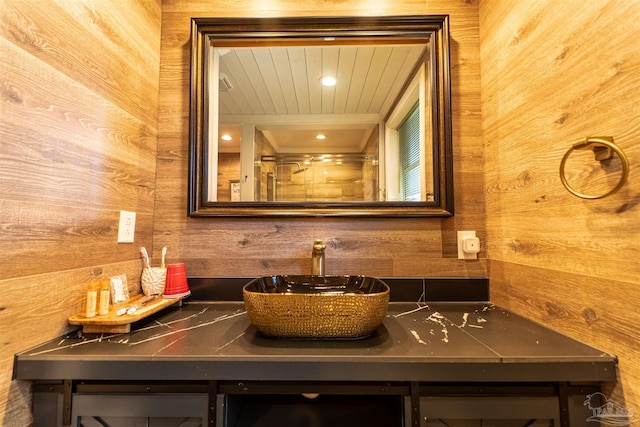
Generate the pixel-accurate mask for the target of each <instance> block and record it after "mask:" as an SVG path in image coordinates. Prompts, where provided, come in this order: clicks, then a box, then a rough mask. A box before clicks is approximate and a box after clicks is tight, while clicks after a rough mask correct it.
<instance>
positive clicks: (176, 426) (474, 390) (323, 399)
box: [34, 381, 597, 427]
mask: <svg viewBox="0 0 640 427" xmlns="http://www.w3.org/2000/svg"><path fill="white" fill-rule="evenodd" d="M65 388H68V391H69V392H68V393H67V392H66V391H67V390H65ZM34 389H35V393H34V426H35V427H63V426H66V425H71V426H83V427H141V426H146V427H149V426H155V427H192V426H193V427H196V426H218V427H272V426H278V427H353V426H367V427H471V426H473V427H481V426H493V427H521V426H525V425H526V426H532V427H551V426H571V427H587V426H588V425H589V424H591V425H592V424H593V423H588V421H587V420H588V418H589V416H590V415H591V413H590V412H589V411H588V410H587V409H586V408H585V407H584V405H582V403H583V402H582V401H583V398H584V397H583V396H584V395H585V393H592V392H595V391H597V387H588V388H586V387H569V388H567V387H566V386H564V385H562V384H546V385H539V384H520V385H513V384H503V385H495V384H474V385H469V384H447V385H444V384H438V385H433V384H429V383H417V382H392V383H389V382H345V383H341V382H335V383H327V382H282V381H271V382H263V381H246V382H245V381H221V382H217V381H211V382H196V383H193V382H163V383H158V382H150V383H139V382H126V381H123V382H112V381H92V382H78V383H72V384H61V385H60V386H59V387H58V386H54V385H53V384H45V383H36V384H35V385H34ZM560 395H562V396H564V397H566V399H561V398H560Z"/></svg>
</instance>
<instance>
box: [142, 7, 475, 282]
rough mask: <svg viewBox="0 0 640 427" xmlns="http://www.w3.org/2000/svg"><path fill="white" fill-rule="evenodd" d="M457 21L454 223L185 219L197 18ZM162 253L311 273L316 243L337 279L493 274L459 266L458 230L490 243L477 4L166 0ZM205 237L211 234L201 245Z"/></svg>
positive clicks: (207, 268)
mask: <svg viewBox="0 0 640 427" xmlns="http://www.w3.org/2000/svg"><path fill="white" fill-rule="evenodd" d="M344 14H347V15H371V14H374V15H375V14H381V15H402V14H449V15H450V16H451V37H452V39H453V47H452V80H453V88H452V92H453V94H454V95H453V101H452V102H453V106H452V108H453V111H454V116H455V119H454V173H455V177H454V180H460V181H461V182H463V183H464V184H463V186H459V185H458V184H457V182H456V191H455V203H456V216H455V217H454V218H450V219H437V218H429V219H410V218H398V219H379V220H371V221H366V220H364V221H361V220H354V219H337V218H332V219H320V218H315V219H314V218H303V219H286V218H285V219H250V218H245V219H233V218H215V219H203V218H193V219H192V218H187V217H186V203H187V202H186V194H185V193H184V189H185V188H186V185H187V180H186V178H187V166H188V163H187V157H188V152H187V149H188V145H187V141H188V105H189V98H188V96H189V58H190V54H189V47H190V46H189V36H190V35H189V31H190V18H191V17H208V16H210V17H215V16H280V15H281V16H293V15H311V16H314V15H318V16H319V15H344ZM162 28H163V43H162V50H161V72H160V99H159V105H160V107H159V112H158V117H159V119H158V120H159V122H158V123H159V125H158V130H159V132H158V166H157V175H156V177H157V180H156V188H157V196H156V197H157V198H156V200H157V202H156V217H155V231H154V250H155V251H158V250H159V248H161V247H162V246H165V245H166V246H168V247H169V248H170V251H173V252H174V253H176V254H178V257H181V260H183V261H186V264H187V270H188V273H189V274H190V275H203V276H207V275H209V276H214V277H215V276H219V277H222V276H228V275H238V274H240V275H243V276H256V275H263V274H271V273H273V272H280V273H282V272H292V273H308V272H310V268H311V262H310V252H311V244H312V242H313V239H314V238H322V239H324V240H325V242H327V243H328V249H327V271H328V272H330V273H332V274H343V273H351V274H371V275H378V276H380V275H383V276H406V275H417V276H420V275H444V276H447V275H449V276H460V275H464V274H465V272H467V271H468V270H469V269H471V270H473V271H474V273H476V275H486V274H487V273H486V268H485V267H486V264H485V261H484V260H483V259H481V260H480V261H478V262H477V263H475V264H473V267H469V264H468V263H466V262H465V261H458V260H457V248H456V233H455V230H457V229H460V228H459V227H461V226H463V225H464V226H469V227H474V228H473V229H474V230H477V231H478V234H479V235H480V236H481V237H482V236H484V220H483V218H484V205H483V201H482V200H483V169H482V164H483V161H482V135H481V120H480V108H479V105H480V93H479V81H480V75H479V70H480V66H479V33H478V12H477V4H473V3H469V2H465V1H454V2H450V1H430V2H428V3H427V4H425V3H424V2H423V1H417V0H403V1H393V2H392V1H385V2H381V3H379V8H375V9H372V8H371V4H370V2H364V1H353V0H352V1H314V0H303V1H297V2H288V3H286V4H285V3H280V4H278V5H274V4H268V5H266V4H265V5H264V6H262V5H256V4H255V3H254V2H249V1H240V2H237V1H220V2H216V4H215V7H214V6H212V5H211V3H209V2H203V1H199V0H189V1H180V2H174V1H169V2H163V21H162ZM203 236H206V237H205V238H203Z"/></svg>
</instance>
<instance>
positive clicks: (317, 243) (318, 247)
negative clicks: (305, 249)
mask: <svg viewBox="0 0 640 427" xmlns="http://www.w3.org/2000/svg"><path fill="white" fill-rule="evenodd" d="M324 249H325V245H324V243H322V240H320V239H315V240H314V241H313V250H312V251H311V274H312V275H313V276H324Z"/></svg>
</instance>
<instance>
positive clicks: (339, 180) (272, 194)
mask: <svg viewBox="0 0 640 427" xmlns="http://www.w3.org/2000/svg"><path fill="white" fill-rule="evenodd" d="M261 160H262V161H261V163H260V166H261V167H260V177H261V180H260V185H258V186H256V188H257V189H260V191H259V192H258V194H256V200H260V201H270V202H274V201H291V202H343V201H361V202H366V201H369V202H372V201H377V200H378V192H377V189H378V174H377V170H378V169H377V163H378V159H377V157H376V156H375V155H366V154H361V155H358V154H305V155H295V154H289V155H277V156H263V157H262V159H261ZM263 189H264V191H263Z"/></svg>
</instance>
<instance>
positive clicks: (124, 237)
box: [118, 211, 136, 243]
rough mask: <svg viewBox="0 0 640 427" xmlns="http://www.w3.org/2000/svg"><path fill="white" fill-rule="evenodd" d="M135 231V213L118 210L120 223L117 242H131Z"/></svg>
mask: <svg viewBox="0 0 640 427" xmlns="http://www.w3.org/2000/svg"><path fill="white" fill-rule="evenodd" d="M135 232H136V213H135V212H128V211H120V225H119V227H118V243H133V235H134V234H135Z"/></svg>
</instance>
